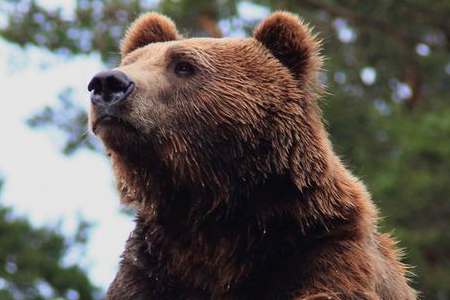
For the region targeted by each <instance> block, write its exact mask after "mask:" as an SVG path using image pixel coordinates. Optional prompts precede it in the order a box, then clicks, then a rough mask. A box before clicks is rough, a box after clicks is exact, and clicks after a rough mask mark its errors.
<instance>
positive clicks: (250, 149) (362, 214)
mask: <svg viewBox="0 0 450 300" xmlns="http://www.w3.org/2000/svg"><path fill="white" fill-rule="evenodd" d="M150 16H151V17H143V18H141V19H139V20H138V21H137V22H136V23H135V24H134V25H132V27H131V29H130V31H129V33H128V35H127V36H126V37H125V40H124V42H123V45H124V46H123V49H122V53H123V54H124V56H123V60H122V64H121V65H120V66H119V67H118V68H117V69H118V70H120V71H122V72H124V73H125V74H127V75H128V76H129V77H130V78H131V79H132V80H133V81H134V82H135V84H136V88H135V91H134V92H133V93H132V95H131V96H130V97H129V98H128V99H126V100H125V101H124V103H123V104H121V105H120V106H119V107H117V108H115V112H114V116H113V117H112V118H110V119H108V120H107V121H100V120H99V118H98V116H97V111H96V109H95V107H92V109H91V112H90V122H91V127H92V125H94V124H96V125H97V126H95V128H96V132H95V134H96V135H97V136H98V137H99V138H100V139H101V140H102V141H103V143H104V145H105V148H106V150H107V152H108V153H109V154H110V157H111V160H112V163H113V168H114V173H115V176H116V179H117V187H118V190H119V192H120V194H121V199H122V201H123V202H124V203H126V204H129V205H133V206H134V207H135V208H136V209H137V212H138V213H137V217H136V228H135V230H134V231H133V233H132V234H131V236H130V238H129V239H128V241H127V244H126V249H125V252H124V253H123V255H122V261H121V264H120V269H119V272H118V274H117V276H116V278H115V280H114V282H113V283H112V284H111V286H110V288H109V290H108V294H107V299H109V300H128V299H129V300H144V299H149V300H160V299H170V300H175V299H185V300H193V299H196V300H202V299H205V300H206V299H208V300H209V299H215V300H232V299H239V300H245V299H249V300H250V299H251V300H255V299H258V300H263V299H271V300H282V299H283V300H284V299H308V300H312V299H314V300H318V299H336V300H338V299H342V300H362V299H366V300H369V299H370V300H381V299H383V300H413V299H416V296H415V292H414V291H413V290H412V289H411V288H410V287H409V286H408V284H407V281H406V279H405V267H404V266H403V265H402V264H401V263H400V262H399V258H398V253H397V251H396V250H395V248H396V247H395V243H394V242H393V241H392V240H391V238H390V237H388V236H387V235H384V234H380V233H378V232H377V228H376V223H377V213H376V210H375V208H374V206H373V203H372V201H371V200H370V196H369V194H368V193H367V192H366V189H365V187H364V185H363V184H362V183H361V182H360V181H359V180H358V179H356V178H355V177H353V176H352V175H351V174H350V173H349V172H348V171H347V170H346V169H345V167H344V166H343V164H342V163H341V161H340V160H339V158H338V157H337V156H336V155H335V154H334V152H333V150H332V147H331V145H330V142H329V139H328V137H327V134H326V132H325V129H324V126H323V124H322V122H321V118H320V113H319V110H318V105H317V103H316V99H317V97H318V92H319V90H320V87H319V85H318V83H317V71H318V68H319V67H320V65H321V58H320V56H319V48H320V46H319V43H318V42H317V41H316V39H315V37H314V36H313V35H311V33H310V30H309V29H308V28H307V27H306V26H305V25H304V24H303V23H302V22H301V21H300V20H299V19H298V18H297V17H295V16H293V15H291V14H288V13H283V12H280V13H275V14H273V15H272V16H270V17H269V18H267V19H266V20H264V21H263V22H262V24H261V25H259V27H258V28H257V29H256V31H255V35H254V37H253V38H247V39H206V38H201V39H200V38H193V39H179V37H178V34H177V32H176V28H175V27H174V25H173V23H172V22H170V21H169V20H168V19H167V18H165V17H162V16H159V15H156V14H151V15H150ZM149 32H152V33H154V32H157V33H158V34H157V35H153V34H149ZM168 39H170V40H171V41H168ZM180 63H184V64H186V63H187V64H189V65H190V66H192V68H191V71H192V72H191V73H189V74H188V75H180V74H177V73H176V71H174V70H177V66H179V64H180Z"/></svg>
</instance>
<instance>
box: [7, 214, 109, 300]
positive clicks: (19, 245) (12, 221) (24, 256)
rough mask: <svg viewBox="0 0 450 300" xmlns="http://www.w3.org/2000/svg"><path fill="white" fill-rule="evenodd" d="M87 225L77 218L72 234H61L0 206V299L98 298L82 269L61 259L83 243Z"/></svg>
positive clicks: (97, 291) (70, 299)
mask: <svg viewBox="0 0 450 300" xmlns="http://www.w3.org/2000/svg"><path fill="white" fill-rule="evenodd" d="M88 229H89V225H88V224H86V223H85V222H81V223H80V225H79V229H78V232H77V233H76V234H75V236H74V237H63V236H62V235H61V234H60V233H58V230H57V229H56V228H34V227H32V226H31V224H30V223H29V222H28V221H27V220H25V219H23V218H20V217H16V216H14V214H13V212H12V210H11V209H10V208H5V207H3V206H0V245H1V247H0V299H2V300H20V299H26V300H46V299H68V300H76V299H83V300H84V299H86V300H90V299H92V300H93V299H100V294H101V293H100V291H99V290H98V289H97V288H95V287H94V286H93V285H92V284H91V283H90V281H89V279H88V277H87V275H86V273H85V271H84V270H82V269H81V268H80V267H79V266H77V265H75V264H67V263H66V262H65V261H64V257H65V255H66V254H67V251H68V250H69V249H70V248H73V247H82V246H83V244H84V243H85V242H86V237H87V234H88Z"/></svg>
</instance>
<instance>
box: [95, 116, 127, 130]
mask: <svg viewBox="0 0 450 300" xmlns="http://www.w3.org/2000/svg"><path fill="white" fill-rule="evenodd" d="M105 126H106V127H111V126H121V127H127V128H130V129H135V128H134V126H133V125H132V124H131V123H130V122H128V121H127V120H125V119H123V118H121V117H118V116H115V115H111V114H102V115H101V116H99V117H98V118H97V119H96V120H95V122H94V124H93V126H92V131H93V132H94V134H97V130H98V128H99V127H105Z"/></svg>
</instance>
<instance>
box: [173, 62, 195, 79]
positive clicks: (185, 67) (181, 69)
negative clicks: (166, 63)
mask: <svg viewBox="0 0 450 300" xmlns="http://www.w3.org/2000/svg"><path fill="white" fill-rule="evenodd" d="M194 71H195V68H194V66H193V65H192V64H190V63H188V62H179V63H177V64H176V65H175V74H177V75H178V76H183V77H186V76H190V75H192V74H194Z"/></svg>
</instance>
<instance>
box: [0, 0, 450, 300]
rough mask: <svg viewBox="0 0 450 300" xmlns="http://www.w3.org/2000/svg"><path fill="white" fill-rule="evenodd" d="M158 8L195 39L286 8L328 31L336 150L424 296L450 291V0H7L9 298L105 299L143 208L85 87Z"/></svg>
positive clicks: (1, 25)
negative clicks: (108, 151) (120, 181)
mask: <svg viewBox="0 0 450 300" xmlns="http://www.w3.org/2000/svg"><path fill="white" fill-rule="evenodd" d="M148 10H157V11H160V12H163V13H165V14H167V15H168V16H170V17H171V18H173V19H174V20H175V21H176V23H177V24H178V28H179V30H180V32H182V33H184V34H185V35H186V36H213V37H221V36H235V37H245V36H248V35H251V32H252V29H253V28H254V26H255V25H256V24H257V23H258V22H259V21H260V20H261V19H262V18H264V17H266V16H268V15H269V14H270V12H271V11H273V10H288V11H291V12H294V13H297V14H299V15H301V16H302V17H303V18H304V19H305V20H306V21H307V22H308V23H310V24H311V25H312V26H314V28H315V32H317V33H319V36H320V38H322V39H323V41H324V43H323V45H324V50H323V54H324V55H325V56H326V57H327V60H326V62H325V67H324V70H323V72H321V73H320V80H321V81H322V82H323V83H324V84H325V85H326V86H327V91H328V94H327V95H325V97H324V99H323V101H322V109H323V112H324V115H325V119H326V120H327V127H328V129H329V132H330V135H331V139H332V140H333V143H334V146H335V150H336V151H337V153H338V154H339V155H340V156H341V157H342V158H343V160H344V161H345V162H346V164H347V165H348V166H349V168H350V169H351V170H352V171H353V172H354V173H355V174H356V175H358V176H359V177H361V178H362V179H363V180H364V181H365V182H366V183H367V185H368V188H369V190H370V192H371V193H372V194H373V198H374V201H375V202H376V204H377V205H378V207H379V209H380V211H381V216H383V218H382V219H381V227H382V230H383V231H387V232H392V233H393V235H394V236H395V237H397V238H398V239H399V240H400V242H399V244H400V247H402V248H405V257H404V261H405V262H406V263H408V264H410V265H412V266H414V268H413V269H412V271H413V272H414V273H415V274H416V275H415V276H413V277H412V285H413V286H414V287H415V288H417V289H418V290H420V291H421V292H422V299H430V300H447V299H450V1H447V0H445V1H438V0H434V1H425V0H379V1H356V0H341V1H334V0H314V1H309V0H286V1H278V0H273V1H269V0H268V1H232V0H216V1H211V0H208V1H206V0H195V1H194V0H170V1H169V0H162V1H157V0H146V1H144V0H143V1H137V0H123V1H118V0H77V1H68V0H0V91H1V92H2V95H1V100H0V138H1V144H0V172H1V173H0V174H1V175H0V176H1V180H0V182H1V185H0V189H1V194H0V299H1V300H11V299H14V300H22V299H23V300H25V299H36V300H38V299H43V300H46V299H68V300H77V299H81V300H90V299H101V297H102V296H103V295H104V292H105V290H106V288H107V286H108V284H109V282H110V281H111V280H112V278H113V276H114V274H115V270H116V267H117V263H118V261H119V255H120V253H121V251H122V250H123V247H124V241H125V240H126V238H127V235H128V232H129V231H131V229H132V216H131V215H130V214H127V213H124V212H123V208H121V207H120V204H119V199H118V196H117V194H116V193H115V191H114V185H113V179H112V175H111V171H110V166H109V162H108V160H107V159H106V158H105V157H104V155H103V153H102V150H101V147H100V145H99V144H98V142H96V141H95V140H94V139H93V138H92V137H91V136H89V134H88V132H87V128H86V122H87V116H86V110H87V108H88V105H89V94H88V92H87V90H86V85H87V83H88V81H89V79H90V78H91V76H92V75H93V74H95V73H96V72H97V71H100V70H103V69H107V68H110V67H112V66H115V65H116V64H117V63H118V62H119V60H120V55H119V50H118V46H119V42H120V39H121V37H122V36H123V34H124V30H125V29H126V28H127V26H128V25H129V23H130V22H132V21H133V20H134V19H135V18H136V17H137V16H138V15H139V14H141V13H142V12H144V11H148ZM384 217H385V218H384Z"/></svg>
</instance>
